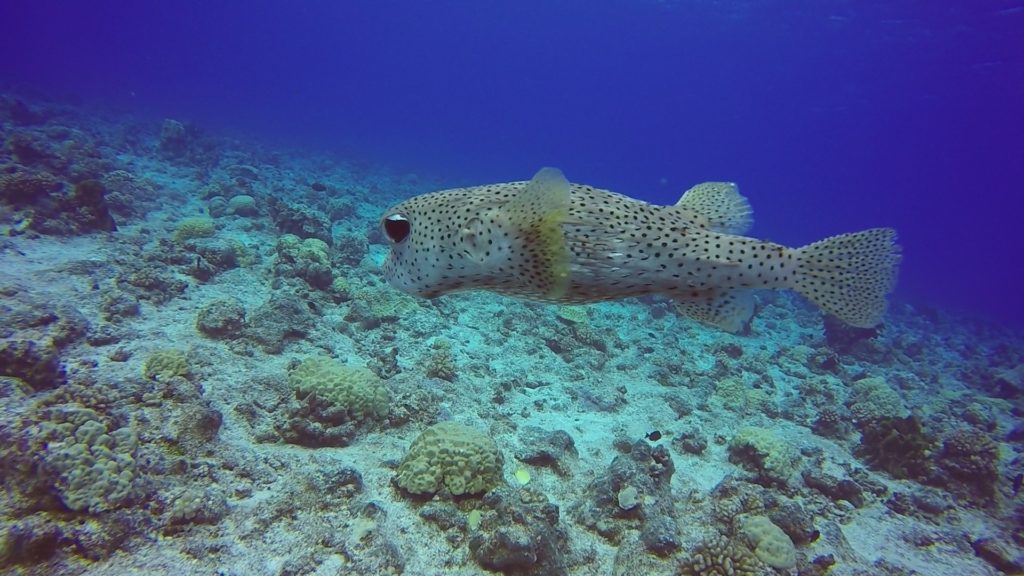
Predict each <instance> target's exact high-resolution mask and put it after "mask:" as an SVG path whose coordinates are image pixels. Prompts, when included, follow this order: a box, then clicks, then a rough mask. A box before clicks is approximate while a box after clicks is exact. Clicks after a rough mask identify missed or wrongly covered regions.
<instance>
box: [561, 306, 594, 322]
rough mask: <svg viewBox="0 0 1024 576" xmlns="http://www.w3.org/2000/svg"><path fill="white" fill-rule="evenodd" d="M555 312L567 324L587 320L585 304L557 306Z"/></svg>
mask: <svg viewBox="0 0 1024 576" xmlns="http://www.w3.org/2000/svg"><path fill="white" fill-rule="evenodd" d="M556 314H557V315H558V318H559V319H561V320H564V321H566V322H568V323H569V324H583V323H586V322H587V320H589V316H588V315H587V308H586V306H559V307H558V311H557V312H556Z"/></svg>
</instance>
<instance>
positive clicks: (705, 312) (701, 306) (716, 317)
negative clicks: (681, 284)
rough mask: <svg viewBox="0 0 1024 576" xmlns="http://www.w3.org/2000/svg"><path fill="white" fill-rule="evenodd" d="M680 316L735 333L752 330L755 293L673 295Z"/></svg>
mask: <svg viewBox="0 0 1024 576" xmlns="http://www.w3.org/2000/svg"><path fill="white" fill-rule="evenodd" d="M672 297H673V298H674V299H675V303H676V310H678V311H679V313H680V314H682V315H684V316H687V317H689V318H692V319H694V320H697V321H698V322H701V323H703V324H708V325H710V326H715V327H717V328H720V329H722V330H725V331H726V332H732V333H733V334H743V333H746V332H748V331H749V330H750V319H751V318H752V317H753V316H754V294H753V291H752V290H746V289H733V290H706V291H704V292H700V293H698V294H697V295H696V296H694V295H693V294H686V295H685V296H679V295H673V296H672Z"/></svg>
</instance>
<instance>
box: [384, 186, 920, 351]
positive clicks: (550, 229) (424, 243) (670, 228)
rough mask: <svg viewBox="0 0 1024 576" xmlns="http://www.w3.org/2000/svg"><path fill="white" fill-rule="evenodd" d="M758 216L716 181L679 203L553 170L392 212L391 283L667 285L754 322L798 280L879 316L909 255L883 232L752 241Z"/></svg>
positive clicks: (591, 289)
mask: <svg viewBox="0 0 1024 576" xmlns="http://www.w3.org/2000/svg"><path fill="white" fill-rule="evenodd" d="M752 224H753V217H752V211H751V208H750V204H749V203H748V202H747V200H746V198H744V197H743V196H742V195H740V193H739V191H738V189H737V187H736V185H735V184H732V183H727V182H706V183H703V184H698V185H697V186H694V187H693V188H691V189H689V190H687V191H686V193H685V194H683V196H682V198H681V199H680V200H679V202H677V203H676V204H675V205H673V206H657V205H653V204H648V203H646V202H643V201H640V200H636V199H633V198H630V197H628V196H624V195H622V194H617V193H615V192H610V191H608V190H601V189H598V188H593V187H591V186H585V185H581V184H571V183H569V181H567V180H566V179H565V177H564V176H563V175H562V173H561V172H560V171H559V170H557V169H554V168H544V169H542V170H540V171H539V172H538V173H537V175H536V176H534V177H533V179H532V180H530V181H529V182H509V183H506V184H491V185H487V186H476V187H472V188H456V189H452V190H443V191H440V192H433V193H429V194H424V195H421V196H416V197H414V198H411V199H409V200H406V201H404V202H402V203H400V204H398V205H397V206H394V207H393V208H391V209H390V210H388V211H387V212H386V213H385V215H384V217H383V218H382V219H381V228H382V230H383V232H384V235H385V236H386V237H387V239H388V241H389V243H390V245H391V252H390V254H389V255H388V256H387V258H386V260H385V262H384V265H383V273H384V276H385V277H386V278H387V280H388V281H389V282H390V283H391V285H392V286H394V287H396V288H398V289H399V290H402V291H403V292H406V293H408V294H412V295H415V296H421V297H426V298H433V297H436V296H440V295H442V294H447V293H450V292H455V291H458V290H469V289H482V290H490V291H494V292H498V293H501V294H506V295H510V296H516V297H521V298H526V299H531V300H539V301H545V302H554V303H562V304H584V303H590V302H599V301H605V300H613V299H619V298H625V297H629V296H641V295H645V294H664V295H666V296H668V297H670V298H672V299H673V300H674V301H675V302H676V305H677V307H678V309H679V310H680V311H681V312H682V313H683V314H685V315H687V316H690V317H692V318H694V319H697V320H700V321H702V322H704V323H707V324H711V325H714V326H717V327H719V328H722V329H724V330H727V331H730V332H739V331H742V330H744V329H745V328H746V327H747V326H748V323H749V321H750V319H751V317H752V315H753V312H754V298H753V292H754V291H755V290H757V289H790V290H795V291H796V292H798V293H800V294H802V295H804V296H805V297H806V298H808V299H809V300H810V301H811V302H813V303H815V304H816V305H817V306H818V307H820V308H821V309H822V310H824V311H826V312H828V313H831V314H833V315H835V316H836V317H838V318H839V319H841V320H843V321H844V322H846V323H847V324H850V325H852V326H859V327H871V326H875V325H877V324H878V323H879V322H881V319H882V316H883V314H884V312H885V308H886V296H887V295H888V293H889V292H890V291H891V290H892V288H893V285H894V283H895V280H896V272H897V267H898V265H899V261H900V252H899V246H897V245H896V244H895V240H896V233H895V231H894V230H892V229H890V228H873V229H869V230H864V231H862V232H854V233H852V234H843V235H840V236H833V237H831V238H827V239H825V240H821V241H818V242H814V243H812V244H808V245H806V246H802V247H799V248H789V247H786V246H782V245H780V244H775V243H773V242H768V241H764V240H758V239H755V238H749V237H746V236H743V234H744V233H745V232H747V231H748V230H749V229H750V227H751V225H752Z"/></svg>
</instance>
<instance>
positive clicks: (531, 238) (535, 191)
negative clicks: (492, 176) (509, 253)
mask: <svg viewBox="0 0 1024 576" xmlns="http://www.w3.org/2000/svg"><path fill="white" fill-rule="evenodd" d="M570 195H571V185H570V184H569V181H568V180H566V179H565V176H563V175H562V172H561V171H560V170H558V169H557V168H541V169H540V171H538V172H537V174H536V175H534V177H533V179H532V180H530V181H529V182H528V183H527V184H526V186H525V187H524V188H523V190H522V191H521V192H519V194H517V195H516V196H515V197H514V198H512V199H511V200H509V202H508V204H507V205H506V206H505V209H504V215H505V217H506V218H507V219H508V222H509V224H510V225H511V226H512V227H513V228H514V229H515V230H516V233H517V234H518V235H519V237H520V238H523V239H525V241H526V242H527V247H528V248H529V251H528V252H524V253H522V254H520V255H519V256H520V258H522V259H524V260H526V261H527V262H526V268H527V269H530V270H533V271H534V272H535V274H536V276H535V277H534V278H533V280H532V281H533V282H534V284H535V285H534V286H532V288H533V289H534V290H535V291H536V292H538V293H540V294H543V295H544V297H545V298H548V299H552V300H557V299H558V298H560V297H562V296H563V295H564V294H565V292H566V291H567V290H568V288H569V245H568V243H567V242H566V240H565V234H564V233H563V232H562V224H563V223H564V222H565V221H566V219H567V218H568V216H569V198H570Z"/></svg>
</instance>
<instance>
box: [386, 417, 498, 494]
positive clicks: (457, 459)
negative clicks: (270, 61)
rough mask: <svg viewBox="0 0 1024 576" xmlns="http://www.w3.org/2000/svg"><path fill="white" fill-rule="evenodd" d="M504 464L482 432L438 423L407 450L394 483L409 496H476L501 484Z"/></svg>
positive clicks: (452, 423)
mask: <svg viewBox="0 0 1024 576" xmlns="http://www.w3.org/2000/svg"><path fill="white" fill-rule="evenodd" d="M503 461H504V460H503V458H502V455H501V452H500V451H498V447H497V445H495V443H494V440H491V439H490V438H489V437H488V436H486V435H484V434H483V433H482V432H480V431H478V430H475V429H473V428H470V427H468V426H463V425H461V424H456V423H454V422H440V423H437V424H434V425H433V426H431V427H430V428H427V429H426V430H424V431H423V433H422V434H420V436H419V438H417V439H416V441H414V442H413V443H412V446H410V447H409V452H408V453H407V454H406V455H405V458H404V459H403V460H402V463H401V465H399V467H398V476H397V478H396V481H397V483H398V485H399V486H400V487H402V488H403V489H405V490H406V491H408V492H411V493H412V494H434V493H437V492H441V491H442V490H446V491H447V492H448V493H450V494H451V495H453V496H461V495H463V494H479V493H481V492H486V491H487V490H489V489H491V488H493V487H495V486H497V485H498V484H500V483H501V468H502V464H503Z"/></svg>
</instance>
